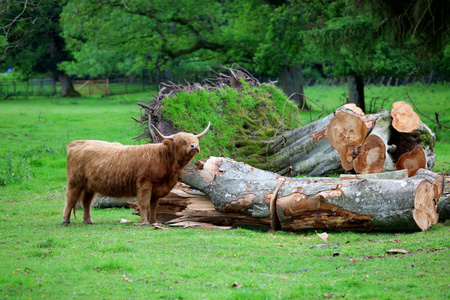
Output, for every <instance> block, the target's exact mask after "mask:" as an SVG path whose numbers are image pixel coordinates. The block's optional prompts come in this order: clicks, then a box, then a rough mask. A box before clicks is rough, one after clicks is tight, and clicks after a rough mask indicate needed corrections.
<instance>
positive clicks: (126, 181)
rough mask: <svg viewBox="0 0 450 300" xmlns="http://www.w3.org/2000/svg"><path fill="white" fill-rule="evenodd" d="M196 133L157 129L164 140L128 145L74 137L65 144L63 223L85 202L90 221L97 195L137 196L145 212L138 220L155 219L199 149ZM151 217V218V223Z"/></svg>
mask: <svg viewBox="0 0 450 300" xmlns="http://www.w3.org/2000/svg"><path fill="white" fill-rule="evenodd" d="M209 127H210V124H208V126H207V127H206V129H205V130H204V131H203V132H202V133H200V134H198V135H193V134H191V133H185V132H179V133H176V134H173V135H170V136H164V135H162V134H161V133H160V132H159V131H158V130H157V129H156V128H155V127H154V129H155V131H156V133H157V134H158V136H159V137H160V138H161V139H162V143H158V144H146V145H138V146H124V145H122V144H120V143H109V142H103V141H94V140H86V141H73V142H70V143H69V144H68V145H67V201H66V207H65V209H64V216H63V223H66V224H69V223H70V215H71V212H72V211H74V214H75V207H76V205H77V204H78V203H79V202H81V203H82V206H83V221H84V223H86V224H92V223H93V222H92V219H91V205H92V201H93V199H94V196H95V194H97V193H98V194H102V195H104V196H110V197H117V198H120V197H136V198H137V204H138V207H139V213H140V216H141V219H140V222H139V223H135V224H134V225H136V226H140V225H150V224H155V223H156V222H157V221H156V208H157V206H158V202H159V199H160V198H162V197H165V196H166V195H167V194H168V193H169V192H170V190H171V189H172V188H173V187H174V186H175V184H176V183H177V181H178V175H179V173H180V172H181V171H182V170H183V168H184V167H186V166H187V164H188V163H189V162H190V161H191V160H192V159H193V158H194V156H195V155H197V154H198V153H199V152H200V146H199V141H198V139H200V138H201V137H203V136H204V135H205V134H206V133H207V132H208V130H209ZM149 220H150V223H149Z"/></svg>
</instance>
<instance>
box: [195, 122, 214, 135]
mask: <svg viewBox="0 0 450 300" xmlns="http://www.w3.org/2000/svg"><path fill="white" fill-rule="evenodd" d="M209 126H211V122H208V126H207V127H206V129H205V130H203V132H202V133H199V134H197V135H196V136H195V137H196V138H198V139H199V138H202V137H203V136H204V135H205V134H206V133H207V132H208V130H209Z"/></svg>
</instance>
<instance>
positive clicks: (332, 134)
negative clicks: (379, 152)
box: [327, 111, 368, 171]
mask: <svg viewBox="0 0 450 300" xmlns="http://www.w3.org/2000/svg"><path fill="white" fill-rule="evenodd" d="M367 132H368V129H367V126H366V124H365V123H364V122H363V121H362V120H361V119H360V117H358V116H355V115H353V114H349V113H347V112H344V111H339V112H337V113H336V116H335V117H334V118H333V119H331V121H330V123H329V124H328V126H327V137H328V141H329V142H330V145H331V146H332V147H333V148H334V149H336V150H337V151H338V153H339V158H340V160H341V165H342V167H343V168H344V170H346V171H350V170H351V169H353V159H354V157H355V156H356V153H357V152H358V148H359V147H360V146H361V144H362V143H363V142H364V140H365V139H366V137H367Z"/></svg>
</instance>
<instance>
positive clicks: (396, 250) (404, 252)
mask: <svg viewBox="0 0 450 300" xmlns="http://www.w3.org/2000/svg"><path fill="white" fill-rule="evenodd" d="M409 252H411V251H410V250H406V249H389V250H386V253H388V254H408V253H409Z"/></svg>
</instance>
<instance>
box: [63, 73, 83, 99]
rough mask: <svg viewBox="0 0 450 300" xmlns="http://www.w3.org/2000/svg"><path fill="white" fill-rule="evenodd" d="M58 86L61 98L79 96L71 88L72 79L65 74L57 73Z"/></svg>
mask: <svg viewBox="0 0 450 300" xmlns="http://www.w3.org/2000/svg"><path fill="white" fill-rule="evenodd" d="M58 80H59V84H60V85H61V96H63V97H80V96H81V94H80V93H79V92H78V91H76V90H75V88H74V87H73V83H72V79H71V78H70V77H69V75H67V74H66V73H62V72H59V73H58Z"/></svg>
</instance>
